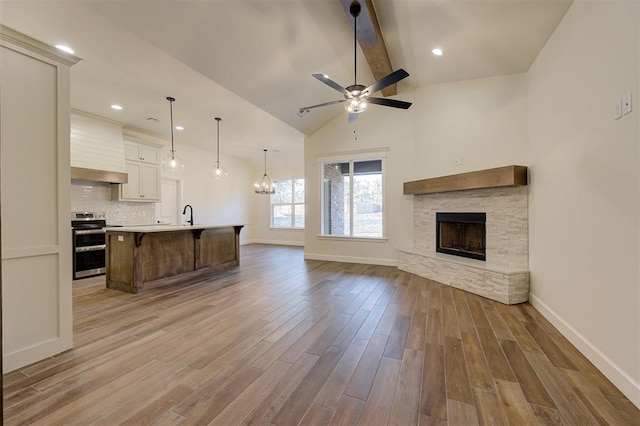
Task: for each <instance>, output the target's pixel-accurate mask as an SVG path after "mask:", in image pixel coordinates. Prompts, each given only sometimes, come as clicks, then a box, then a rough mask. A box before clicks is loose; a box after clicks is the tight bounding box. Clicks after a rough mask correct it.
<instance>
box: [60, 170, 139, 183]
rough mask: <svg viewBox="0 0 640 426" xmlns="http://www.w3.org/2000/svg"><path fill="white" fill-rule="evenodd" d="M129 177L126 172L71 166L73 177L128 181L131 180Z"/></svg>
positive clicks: (89, 179)
mask: <svg viewBox="0 0 640 426" xmlns="http://www.w3.org/2000/svg"><path fill="white" fill-rule="evenodd" d="M128 177H129V175H127V174H126V173H120V172H111V171H108V170H95V169H85V168H83V167H71V179H77V180H87V181H91V182H106V183H127V182H128V181H129V179H128Z"/></svg>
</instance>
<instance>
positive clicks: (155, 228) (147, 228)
mask: <svg viewBox="0 0 640 426" xmlns="http://www.w3.org/2000/svg"><path fill="white" fill-rule="evenodd" d="M230 226H244V225H240V224H230V225H213V224H198V223H196V224H195V225H136V226H122V227H106V228H105V231H111V232H171V231H190V230H193V229H210V228H228V227H230Z"/></svg>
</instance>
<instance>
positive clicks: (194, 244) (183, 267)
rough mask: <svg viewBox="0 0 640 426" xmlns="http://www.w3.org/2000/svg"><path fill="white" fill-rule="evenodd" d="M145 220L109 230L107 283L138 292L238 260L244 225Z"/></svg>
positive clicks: (232, 265) (235, 263) (220, 268)
mask: <svg viewBox="0 0 640 426" xmlns="http://www.w3.org/2000/svg"><path fill="white" fill-rule="evenodd" d="M242 227H243V225H229V226H209V225H205V226H197V225H196V226H146V227H127V228H117V229H110V230H107V276H106V283H107V288H111V289H115V290H121V291H126V292H128V293H140V292H142V291H145V290H148V289H150V288H154V287H162V286H166V285H170V284H176V283H179V282H183V281H185V280H188V279H191V278H197V277H202V276H204V275H207V274H211V273H215V272H219V271H224V270H227V269H231V268H235V267H237V266H239V265H240V250H239V247H240V230H241V229H242Z"/></svg>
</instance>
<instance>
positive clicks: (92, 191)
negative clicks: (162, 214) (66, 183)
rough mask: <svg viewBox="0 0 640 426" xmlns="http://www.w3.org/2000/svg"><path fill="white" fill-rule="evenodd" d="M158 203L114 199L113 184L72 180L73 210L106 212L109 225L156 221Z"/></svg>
mask: <svg viewBox="0 0 640 426" xmlns="http://www.w3.org/2000/svg"><path fill="white" fill-rule="evenodd" d="M155 205H156V203H131V202H125V201H112V199H111V184H109V183H102V182H88V181H80V180H72V181H71V211H72V212H82V211H88V212H104V213H105V217H106V219H107V224H109V225H148V224H152V223H155V222H156V219H155V216H156V208H155Z"/></svg>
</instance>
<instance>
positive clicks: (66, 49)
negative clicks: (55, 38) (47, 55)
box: [56, 44, 75, 55]
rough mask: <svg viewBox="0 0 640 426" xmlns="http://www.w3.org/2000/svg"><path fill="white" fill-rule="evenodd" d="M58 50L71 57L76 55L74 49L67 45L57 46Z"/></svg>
mask: <svg viewBox="0 0 640 426" xmlns="http://www.w3.org/2000/svg"><path fill="white" fill-rule="evenodd" d="M56 48H57V49H60V50H62V51H63V52H65V53H68V54H70V55H73V54H74V53H75V52H74V51H73V49H72V48H70V47H69V46H67V45H66V44H56Z"/></svg>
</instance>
